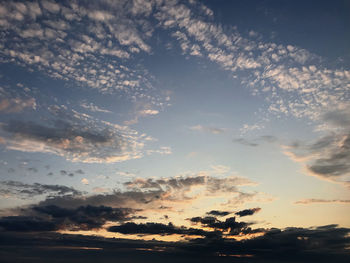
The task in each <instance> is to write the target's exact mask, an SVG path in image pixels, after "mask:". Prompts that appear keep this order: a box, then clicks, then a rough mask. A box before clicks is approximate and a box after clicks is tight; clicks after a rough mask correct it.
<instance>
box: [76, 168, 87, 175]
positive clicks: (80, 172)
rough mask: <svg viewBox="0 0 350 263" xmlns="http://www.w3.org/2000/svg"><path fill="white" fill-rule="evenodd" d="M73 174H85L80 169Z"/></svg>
mask: <svg viewBox="0 0 350 263" xmlns="http://www.w3.org/2000/svg"><path fill="white" fill-rule="evenodd" d="M75 173H77V174H85V173H84V171H83V170H82V169H78V170H76V171H75Z"/></svg>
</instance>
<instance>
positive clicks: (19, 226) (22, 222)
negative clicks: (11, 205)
mask: <svg viewBox="0 0 350 263" xmlns="http://www.w3.org/2000/svg"><path fill="white" fill-rule="evenodd" d="M0 228H2V229H4V230H6V231H18V232H33V231H34V232H36V231H38V232H40V231H56V230H58V227H57V225H56V224H55V223H53V222H47V221H46V220H43V219H40V218H36V217H29V216H7V217H2V218H0Z"/></svg>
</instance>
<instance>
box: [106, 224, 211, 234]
mask: <svg viewBox="0 0 350 263" xmlns="http://www.w3.org/2000/svg"><path fill="white" fill-rule="evenodd" d="M108 231H110V232H118V233H122V234H148V235H173V234H178V235H189V236H209V235H213V234H214V233H216V232H208V231H205V230H202V229H195V228H186V227H176V226H174V225H173V224H172V223H169V224H167V225H165V224H160V223H145V224H135V223H132V222H129V223H125V224H123V225H119V226H111V227H109V228H108Z"/></svg>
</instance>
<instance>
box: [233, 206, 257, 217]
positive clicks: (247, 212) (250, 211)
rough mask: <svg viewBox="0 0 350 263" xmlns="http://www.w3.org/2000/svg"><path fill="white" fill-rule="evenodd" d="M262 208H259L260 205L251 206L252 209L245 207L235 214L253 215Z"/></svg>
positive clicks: (241, 215)
mask: <svg viewBox="0 0 350 263" xmlns="http://www.w3.org/2000/svg"><path fill="white" fill-rule="evenodd" d="M260 210H261V208H259V207H256V208H250V209H244V210H242V211H238V212H236V213H235V215H238V216H240V217H243V216H251V215H254V214H255V213H257V212H259V211H260Z"/></svg>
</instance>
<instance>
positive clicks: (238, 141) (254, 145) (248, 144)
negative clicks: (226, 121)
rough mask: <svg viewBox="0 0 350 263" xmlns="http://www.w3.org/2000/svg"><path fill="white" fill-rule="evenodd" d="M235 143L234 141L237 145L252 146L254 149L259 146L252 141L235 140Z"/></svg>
mask: <svg viewBox="0 0 350 263" xmlns="http://www.w3.org/2000/svg"><path fill="white" fill-rule="evenodd" d="M233 141H234V142H237V143H240V144H243V145H246V146H252V147H256V146H259V144H258V143H256V142H251V141H248V140H246V139H243V138H239V139H234V140H233Z"/></svg>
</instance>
